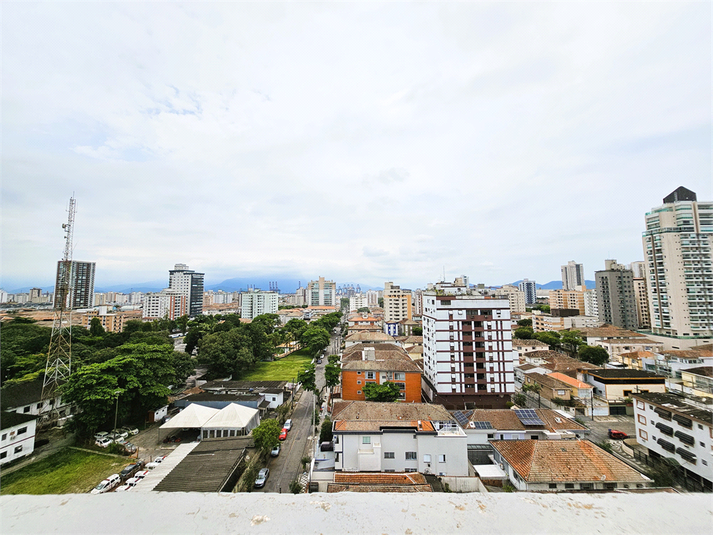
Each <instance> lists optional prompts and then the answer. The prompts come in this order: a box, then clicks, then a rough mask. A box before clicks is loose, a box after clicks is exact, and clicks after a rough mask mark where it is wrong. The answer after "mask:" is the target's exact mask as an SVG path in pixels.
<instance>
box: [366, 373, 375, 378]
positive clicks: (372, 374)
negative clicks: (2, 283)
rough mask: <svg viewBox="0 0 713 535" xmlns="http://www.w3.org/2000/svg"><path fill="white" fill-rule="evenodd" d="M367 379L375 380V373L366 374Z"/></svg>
mask: <svg viewBox="0 0 713 535" xmlns="http://www.w3.org/2000/svg"><path fill="white" fill-rule="evenodd" d="M366 378H367V379H373V378H374V372H366Z"/></svg>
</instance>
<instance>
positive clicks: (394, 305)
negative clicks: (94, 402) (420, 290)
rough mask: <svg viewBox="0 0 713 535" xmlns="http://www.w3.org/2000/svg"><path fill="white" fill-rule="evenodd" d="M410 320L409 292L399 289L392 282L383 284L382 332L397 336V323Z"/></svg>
mask: <svg viewBox="0 0 713 535" xmlns="http://www.w3.org/2000/svg"><path fill="white" fill-rule="evenodd" d="M411 318H412V310H411V290H406V289H401V287H400V286H397V285H395V284H394V283H393V282H386V283H384V332H385V333H386V334H389V335H391V336H397V335H398V323H399V322H400V321H401V320H410V319H411Z"/></svg>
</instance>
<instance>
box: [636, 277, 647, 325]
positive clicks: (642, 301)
mask: <svg viewBox="0 0 713 535" xmlns="http://www.w3.org/2000/svg"><path fill="white" fill-rule="evenodd" d="M634 300H635V301H636V322H637V323H638V324H639V329H650V328H651V315H650V314H649V292H648V291H647V290H646V279H645V278H643V277H641V278H639V277H636V273H634Z"/></svg>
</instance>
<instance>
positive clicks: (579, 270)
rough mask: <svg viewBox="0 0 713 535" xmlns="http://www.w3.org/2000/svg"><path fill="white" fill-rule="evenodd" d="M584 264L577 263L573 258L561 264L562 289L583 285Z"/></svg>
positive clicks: (573, 288) (572, 288)
mask: <svg viewBox="0 0 713 535" xmlns="http://www.w3.org/2000/svg"><path fill="white" fill-rule="evenodd" d="M584 285H585V283H584V264H577V263H576V262H575V261H574V260H570V261H569V262H567V265H566V266H562V289H563V290H576V289H577V286H582V287H584Z"/></svg>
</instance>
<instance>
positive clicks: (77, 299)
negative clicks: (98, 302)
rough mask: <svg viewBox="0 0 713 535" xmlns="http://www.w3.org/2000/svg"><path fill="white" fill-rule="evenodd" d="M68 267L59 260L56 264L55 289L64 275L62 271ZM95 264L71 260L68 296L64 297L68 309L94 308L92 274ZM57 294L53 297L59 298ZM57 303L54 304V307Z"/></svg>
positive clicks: (66, 263) (67, 264)
mask: <svg viewBox="0 0 713 535" xmlns="http://www.w3.org/2000/svg"><path fill="white" fill-rule="evenodd" d="M67 267H69V262H64V261H62V260H60V261H59V262H57V282H56V283H55V288H59V283H60V280H61V278H62V275H63V274H64V270H65V269H66V268H67ZM96 267H97V265H96V263H95V262H79V261H77V260H73V261H72V263H71V269H72V273H71V278H70V284H69V295H68V296H66V298H67V303H66V306H67V307H68V308H72V309H77V308H91V307H93V306H94V274H95V272H96ZM58 293H59V292H55V296H56V297H57V298H60V297H61V296H59V295H58ZM56 306H57V303H55V307H56Z"/></svg>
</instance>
